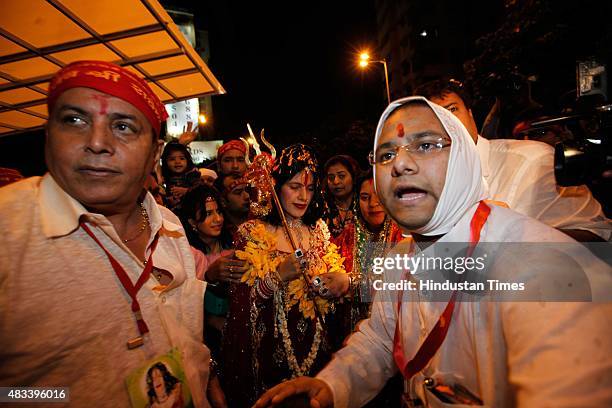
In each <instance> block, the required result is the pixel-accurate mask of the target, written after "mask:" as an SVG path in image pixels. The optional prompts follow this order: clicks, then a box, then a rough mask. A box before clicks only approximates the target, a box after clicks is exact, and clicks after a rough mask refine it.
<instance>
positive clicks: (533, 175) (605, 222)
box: [476, 136, 612, 241]
mask: <svg viewBox="0 0 612 408" xmlns="http://www.w3.org/2000/svg"><path fill="white" fill-rule="evenodd" d="M476 149H477V150H478V155H479V156H480V161H481V163H482V175H483V177H484V179H485V180H486V181H487V184H488V185H489V194H490V198H491V199H492V200H496V201H503V202H505V203H506V204H508V206H509V207H510V208H512V209H513V210H515V211H517V212H519V213H521V214H525V215H528V216H530V217H533V218H535V219H537V220H539V221H541V222H543V223H545V224H547V225H550V226H551V227H554V228H559V229H582V230H587V231H591V232H592V233H594V234H596V235H599V236H600V237H602V238H603V239H605V240H606V241H610V238H611V236H612V223H611V222H610V220H609V219H607V218H606V217H605V216H604V214H603V211H602V209H601V205H600V204H599V203H598V202H597V200H596V199H595V198H594V197H593V195H592V194H591V191H590V190H589V189H588V187H587V186H585V185H581V186H572V187H560V186H557V183H556V180H555V172H554V150H553V148H552V147H550V146H549V145H547V144H545V143H541V142H536V141H532V140H504V139H496V140H487V139H485V138H483V137H480V136H479V137H478V143H477V145H476Z"/></svg>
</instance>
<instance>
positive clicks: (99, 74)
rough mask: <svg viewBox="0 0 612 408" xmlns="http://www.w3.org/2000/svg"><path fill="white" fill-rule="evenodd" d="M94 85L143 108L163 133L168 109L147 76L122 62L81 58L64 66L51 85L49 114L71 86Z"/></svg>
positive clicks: (157, 130) (102, 90) (154, 126)
mask: <svg viewBox="0 0 612 408" xmlns="http://www.w3.org/2000/svg"><path fill="white" fill-rule="evenodd" d="M78 87H84V88H92V89H95V90H98V91H100V92H104V93H106V94H109V95H112V96H115V97H117V98H120V99H123V100H124V101H126V102H128V103H130V104H132V105H133V106H134V107H135V108H136V109H138V110H139V111H140V112H142V114H143V115H145V117H146V118H147V119H148V121H149V123H151V126H152V127H153V129H154V130H155V132H156V135H159V132H160V130H161V123H162V122H163V121H164V120H166V118H167V117H168V113H167V112H166V108H165V107H164V104H163V103H162V102H161V101H160V100H159V98H158V97H157V95H155V94H154V93H153V91H152V90H151V88H150V87H149V85H147V83H146V82H145V80H144V79H142V78H139V77H138V76H137V75H136V74H133V73H132V72H130V71H128V70H126V69H125V68H122V67H120V66H118V65H115V64H111V63H109V62H103V61H77V62H73V63H71V64H68V65H66V66H65V67H64V68H62V69H61V70H60V71H59V72H58V73H57V74H55V76H54V77H53V79H51V85H49V95H48V96H47V108H48V110H49V114H50V113H51V111H52V110H53V105H54V104H55V101H56V100H57V98H58V97H59V96H60V95H61V94H62V93H64V92H65V91H67V90H68V89H71V88H78Z"/></svg>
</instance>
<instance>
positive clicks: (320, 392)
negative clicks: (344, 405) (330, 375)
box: [254, 377, 334, 408]
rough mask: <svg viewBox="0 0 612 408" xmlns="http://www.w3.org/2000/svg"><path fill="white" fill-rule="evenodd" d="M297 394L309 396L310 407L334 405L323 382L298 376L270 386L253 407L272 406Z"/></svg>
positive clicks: (328, 407)
mask: <svg viewBox="0 0 612 408" xmlns="http://www.w3.org/2000/svg"><path fill="white" fill-rule="evenodd" d="M298 394H306V395H307V396H308V397H309V398H310V406H311V408H332V407H333V406H334V398H333V394H332V391H331V389H330V388H329V386H328V385H327V384H325V382H323V381H321V380H318V379H316V378H311V377H298V378H296V379H294V380H291V381H285V382H284V383H281V384H279V385H277V386H275V387H272V388H270V389H269V390H268V391H266V393H265V394H264V395H262V396H261V397H260V398H259V399H258V400H257V402H256V403H255V405H254V408H265V407H274V406H277V405H278V404H280V403H281V402H282V401H284V400H285V399H287V398H290V397H292V396H295V395H298Z"/></svg>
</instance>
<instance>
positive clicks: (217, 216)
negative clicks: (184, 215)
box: [196, 199, 223, 238]
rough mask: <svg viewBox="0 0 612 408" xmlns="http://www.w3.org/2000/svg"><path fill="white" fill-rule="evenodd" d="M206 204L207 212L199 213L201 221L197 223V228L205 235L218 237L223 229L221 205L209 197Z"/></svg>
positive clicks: (198, 216)
mask: <svg viewBox="0 0 612 408" xmlns="http://www.w3.org/2000/svg"><path fill="white" fill-rule="evenodd" d="M205 205H206V207H205V213H204V214H197V218H198V220H200V221H199V222H198V223H197V225H196V228H197V230H198V232H199V233H200V235H201V236H203V237H207V238H217V237H218V236H219V235H221V230H222V229H223V213H222V212H221V207H220V206H219V205H218V204H217V201H215V200H213V199H207V200H206V204H205Z"/></svg>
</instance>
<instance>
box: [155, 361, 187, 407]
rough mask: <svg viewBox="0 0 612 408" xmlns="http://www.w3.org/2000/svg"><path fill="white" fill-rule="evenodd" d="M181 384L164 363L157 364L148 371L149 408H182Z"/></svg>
mask: <svg viewBox="0 0 612 408" xmlns="http://www.w3.org/2000/svg"><path fill="white" fill-rule="evenodd" d="M181 388H182V387H181V382H180V381H179V379H178V378H176V377H175V376H173V375H172V373H171V372H170V371H169V370H168V368H167V367H166V365H165V364H164V363H156V364H154V365H153V366H151V368H149V371H147V396H148V397H149V405H148V408H162V407H164V408H182V407H183V405H184V404H183V395H182V393H181Z"/></svg>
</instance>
